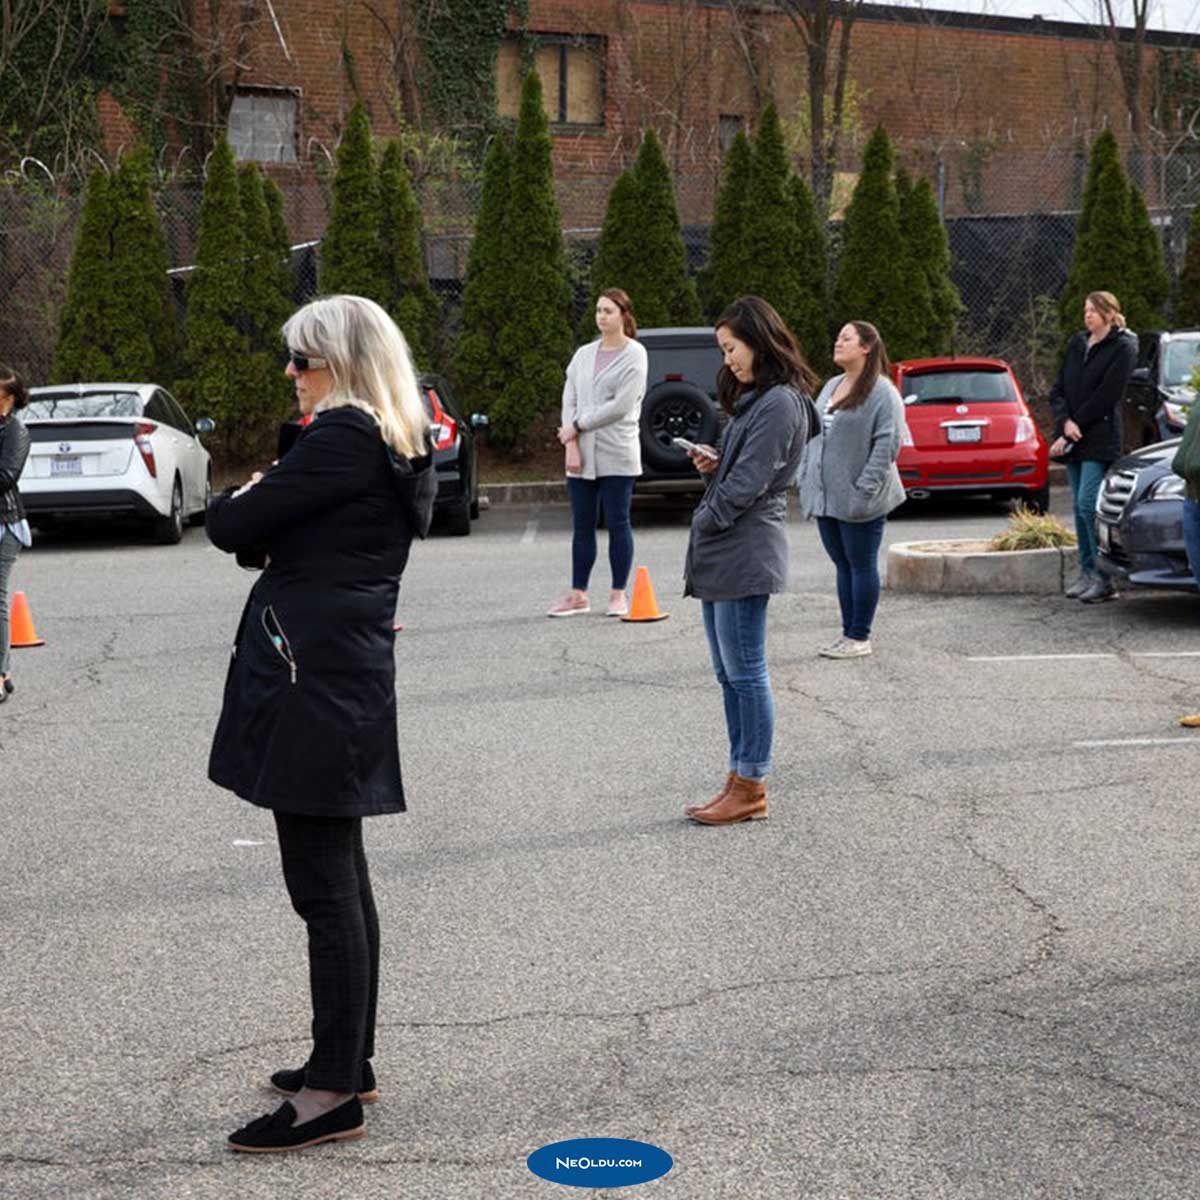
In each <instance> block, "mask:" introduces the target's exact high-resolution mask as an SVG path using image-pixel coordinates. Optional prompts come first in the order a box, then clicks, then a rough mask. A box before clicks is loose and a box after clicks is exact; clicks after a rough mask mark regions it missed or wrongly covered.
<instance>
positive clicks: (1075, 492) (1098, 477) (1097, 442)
mask: <svg viewBox="0 0 1200 1200" xmlns="http://www.w3.org/2000/svg"><path fill="white" fill-rule="evenodd" d="M1083 323H1084V325H1085V326H1086V328H1085V329H1083V330H1081V331H1080V332H1079V333H1077V334H1075V336H1074V337H1072V338H1071V340H1070V341H1069V342H1068V343H1067V351H1066V354H1065V355H1064V356H1063V361H1062V366H1061V367H1060V368H1059V372H1058V378H1057V379H1056V380H1055V381H1054V387H1053V388H1052V389H1051V392H1050V407H1051V408H1052V409H1053V411H1054V440H1053V442H1052V443H1051V446H1050V457H1051V458H1057V459H1065V460H1066V464H1067V479H1068V480H1069V481H1070V484H1071V495H1072V497H1073V498H1074V501H1075V534H1076V537H1077V539H1078V542H1079V567H1080V572H1079V578H1078V579H1076V580H1075V582H1074V583H1072V584H1071V586H1070V587H1069V588H1067V590H1066V594H1067V595H1068V596H1069V597H1071V598H1072V599H1077V600H1082V601H1083V602H1084V603H1085V604H1096V603H1099V602H1100V601H1102V600H1111V599H1113V598H1114V597H1115V596H1116V594H1117V593H1116V591H1115V589H1114V588H1113V585H1112V583H1111V582H1110V581H1109V579H1108V577H1107V576H1105V575H1101V574H1100V572H1099V571H1097V570H1096V496H1097V494H1098V492H1099V491H1100V484H1101V483H1102V482H1103V480H1104V473H1105V471H1107V470H1108V467H1109V465H1110V464H1111V463H1114V462H1116V460H1117V459H1118V458H1120V457H1121V419H1120V412H1119V411H1118V410H1119V406H1120V403H1121V400H1122V399H1123V398H1124V396H1125V388H1126V386H1127V385H1128V383H1129V376H1130V375H1132V374H1133V367H1134V364H1135V363H1136V362H1137V338H1136V337H1134V336H1133V334H1132V333H1129V332H1128V331H1127V330H1126V328H1125V318H1124V317H1123V316H1122V315H1121V307H1120V305H1119V304H1118V303H1117V298H1116V296H1114V295H1113V294H1112V292H1090V293H1089V294H1088V298H1087V299H1086V300H1085V301H1084V304H1083Z"/></svg>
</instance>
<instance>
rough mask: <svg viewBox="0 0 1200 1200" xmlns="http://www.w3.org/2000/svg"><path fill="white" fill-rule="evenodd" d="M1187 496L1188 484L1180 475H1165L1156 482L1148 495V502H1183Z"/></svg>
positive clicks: (1151, 486)
mask: <svg viewBox="0 0 1200 1200" xmlns="http://www.w3.org/2000/svg"><path fill="white" fill-rule="evenodd" d="M1186 495H1187V484H1186V483H1185V482H1184V481H1183V480H1182V479H1180V478H1179V476H1178V475H1164V476H1163V477H1162V478H1161V479H1157V480H1155V481H1154V482H1153V483H1152V484H1151V485H1150V490H1149V491H1148V492H1147V493H1146V499H1147V500H1182V499H1183V498H1184V496H1186Z"/></svg>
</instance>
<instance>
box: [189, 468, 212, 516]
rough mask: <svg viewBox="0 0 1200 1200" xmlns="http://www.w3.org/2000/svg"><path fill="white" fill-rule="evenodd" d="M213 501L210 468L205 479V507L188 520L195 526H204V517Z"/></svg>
mask: <svg viewBox="0 0 1200 1200" xmlns="http://www.w3.org/2000/svg"><path fill="white" fill-rule="evenodd" d="M211 500H212V467H209V468H208V474H207V475H206V476H205V477H204V505H203V507H202V508H201V509H200V511H199V512H196V513H192V515H191V516H190V517H189V518H188V520H189V521H191V523H192V524H193V525H203V524H204V515H205V513H207V512H208V505H209V502H210V501H211Z"/></svg>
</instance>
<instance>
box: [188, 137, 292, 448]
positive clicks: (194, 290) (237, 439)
mask: <svg viewBox="0 0 1200 1200" xmlns="http://www.w3.org/2000/svg"><path fill="white" fill-rule="evenodd" d="M245 260H246V238H245V234H244V232H243V226H242V205H241V199H240V197H239V194H238V176H237V167H236V165H235V163H234V160H233V151H231V150H230V148H229V143H228V142H227V141H226V140H225V137H224V135H222V136H221V137H220V138H219V139H218V140H217V144H216V146H215V147H214V148H213V152H212V154H211V155H210V156H209V159H208V172H207V176H206V178H205V180H204V195H203V198H202V199H201V201H200V228H199V232H198V235H197V238H196V260H195V268H194V270H193V271H192V273H191V275H190V276H189V278H188V285H187V320H186V322H185V325H184V330H185V333H186V337H187V346H186V349H185V351H184V364H185V370H186V371H187V372H188V374H187V376H186V377H185V378H184V379H183V380H181V381H180V382H179V384H178V385H177V390H178V392H179V394H180V397H181V398H182V399H183V400H184V402H185V403H189V404H191V405H192V407H193V408H195V409H199V408H201V407H202V408H203V410H204V412H205V413H206V414H208V415H211V416H212V417H213V418H214V419H215V420H216V422H217V435H218V437H219V438H220V440H221V442H222V443H223V444H224V447H225V450H226V452H227V454H228V455H229V457H230V458H231V459H234V460H240V461H247V460H248V459H249V458H250V457H251V456H252V455H253V454H254V453H255V452H257V450H258V448H259V446H260V443H261V439H262V436H263V435H262V430H261V429H259V428H257V427H256V425H255V421H256V420H257V414H256V413H254V412H253V411H252V409H251V408H248V407H247V405H246V403H245V399H246V398H245V396H244V395H243V394H242V388H243V386H244V364H245V361H246V358H247V356H248V355H249V353H250V339H249V337H248V335H247V332H246V299H245V291H246V263H245ZM272 432H273V431H272Z"/></svg>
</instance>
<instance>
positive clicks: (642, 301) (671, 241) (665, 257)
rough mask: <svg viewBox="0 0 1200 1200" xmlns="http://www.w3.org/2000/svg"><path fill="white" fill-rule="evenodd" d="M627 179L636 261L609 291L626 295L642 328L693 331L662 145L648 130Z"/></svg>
mask: <svg viewBox="0 0 1200 1200" xmlns="http://www.w3.org/2000/svg"><path fill="white" fill-rule="evenodd" d="M633 175H634V179H635V180H636V182H637V212H638V216H637V226H636V230H635V232H636V233H637V234H638V235H639V237H640V239H641V245H642V257H641V262H640V269H639V270H638V272H637V273H636V274H635V275H634V276H633V278H632V279H630V280H629V281H628V282H626V283H618V284H616V285H615V286H617V287H622V288H624V289H625V290H626V291H627V292H628V293H629V298H630V299H631V300H632V301H633V311H634V314H635V315H636V317H637V320H638V321H639V322H640V323H641V324H643V325H645V326H646V327H647V328H653V327H655V326H662V325H696V324H698V323H699V321H700V301H699V299H698V297H697V296H696V285H695V283H694V282H693V281H692V278H691V276H689V275H688V270H687V250H686V249H685V248H684V245H683V233H682V231H681V229H680V225H679V206H678V204H677V203H676V200H675V184H674V183H673V182H672V179H671V168H670V167H669V166H667V159H666V156H665V155H664V154H663V148H662V142H660V141H659V140H658V134H657V133H655V131H654V130H653V129H647V130H646V132H645V134H644V135H643V136H642V144H641V146H640V147H639V149H638V155H637V160H636V161H635V163H634V165H633Z"/></svg>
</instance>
